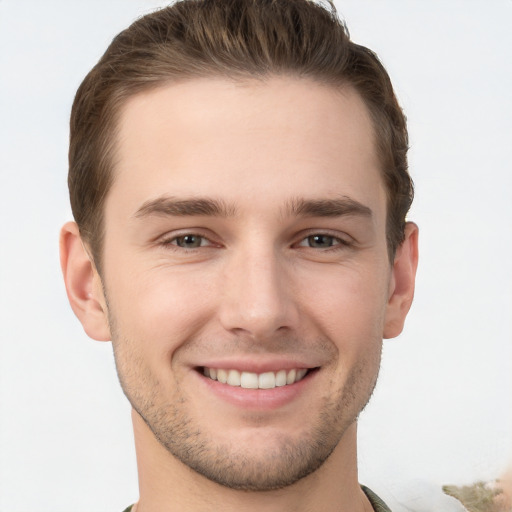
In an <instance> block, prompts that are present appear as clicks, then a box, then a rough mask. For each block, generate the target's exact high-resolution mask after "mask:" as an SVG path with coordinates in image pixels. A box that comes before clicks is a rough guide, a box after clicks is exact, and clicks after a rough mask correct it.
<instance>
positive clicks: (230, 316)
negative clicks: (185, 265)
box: [221, 246, 298, 338]
mask: <svg viewBox="0 0 512 512" xmlns="http://www.w3.org/2000/svg"><path fill="white" fill-rule="evenodd" d="M224 278H225V279H224V286H225V288H224V294H223V304H222V308H221V322H222V323H223V325H224V327H225V328H226V329H228V330H231V331H239V332H240V331H243V332H244V333H245V334H250V335H252V336H254V337H258V338H264V337H268V336H270V335H272V334H273V333H274V332H275V331H277V330H279V329H284V328H289V329H291V328H293V327H294V326H295V324H296V322H297V319H298V313H297V308H296V304H295V301H294V298H293V294H292V293H291V288H290V287H291V285H292V283H289V282H288V279H287V272H286V268H285V261H284V259H283V257H282V256H280V255H279V254H278V253H277V251H276V250H275V249H274V248H273V247H262V246H260V247H257V248H255V247H252V248H247V250H245V251H240V252H238V253H237V254H236V255H235V254H234V255H233V257H232V258H230V260H229V263H228V265H227V268H226V269H225V276H224Z"/></svg>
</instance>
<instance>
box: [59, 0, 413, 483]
mask: <svg viewBox="0 0 512 512" xmlns="http://www.w3.org/2000/svg"><path fill="white" fill-rule="evenodd" d="M71 127H72V128H71V149H70V162H71V164H70V189H71V197H72V205H73V211H74V214H75V218H76V221H77V224H78V228H77V227H76V226H75V227H68V228H65V229H64V231H63V233H64V234H63V238H62V247H63V249H62V254H63V256H62V263H63V268H64V274H65V280H66V284H67V288H68V294H69V297H70V301H71V304H72V306H73V308H74V311H75V312H76V314H77V316H78V317H79V318H80V320H81V321H82V324H83V325H84V328H85V330H86V332H87V333H88V334H89V335H90V336H91V337H93V338H95V339H101V340H108V339H112V342H113V346H114V353H115V358H116V365H117V369H118V374H119V378H120V381H121V384H122V387H123V389H124V391H125V394H126V395H127V397H128V398H129V400H130V402H131V404H132V406H133V408H134V410H135V411H136V412H135V415H134V418H135V423H136V432H139V435H138V437H139V439H140V438H145V439H148V438H151V439H156V440H158V443H156V444H153V445H146V447H147V446H150V448H147V449H148V450H149V449H150V450H152V451H153V452H152V456H153V459H154V458H160V459H165V457H166V456H169V455H170V459H165V460H166V462H165V464H164V465H168V464H175V462H176V461H179V464H184V465H185V466H187V469H188V468H192V469H194V470H195V472H196V473H197V474H199V475H202V476H204V477H206V478H207V479H208V480H209V481H213V482H216V483H217V484H221V485H223V486H225V487H228V488H232V489H243V490H252V491H264V490H267V491H268V490H271V489H276V488H283V487H286V486H289V485H292V484H294V483H296V482H298V481H299V480H301V479H303V478H305V477H307V476H308V475H309V474H310V473H312V472H315V471H316V470H318V469H319V468H321V467H324V466H325V465H324V462H326V460H327V459H329V458H331V460H337V461H338V464H340V465H341V466H347V467H348V466H350V464H352V462H354V461H353V460H352V459H350V460H351V461H352V462H350V463H349V462H348V459H347V457H349V455H347V454H351V455H350V457H353V455H354V451H355V448H354V446H353V442H354V435H353V434H354V429H355V422H356V419H357V416H358V414H359V413H360V411H361V410H362V408H363V407H364V406H365V404H366V403H367V401H368V399H369V397H370V395H371V393H372V391H373V388H374V385H375V382H376V379H377V374H378V369H379V365H380V352H381V345H382V338H383V337H393V336H396V335H397V334H398V333H399V332H400V331H401V329H402V326H403V322H404V320H405V316H406V314H407V311H408V309H409V306H410V304H411V301H412V295H413V289H414V274H415V268H416V261H417V245H416V228H415V226H414V225H412V224H410V223H406V222H405V214H406V212H407V209H408V207H409V204H410V201H411V197H412V188H411V181H410V178H409V176H408V174H407V170H406V150H407V133H406V128H405V121H404V117H403V115H402V113H401V110H400V108H399V107H398V104H397V102H396V99H395V97H394V95H393V90H392V88H391V85H390V82H389V78H388V76H387V74H386V72H385V71H384V69H383V67H382V66H381V64H380V63H379V61H378V60H377V58H376V57H375V55H374V54H373V53H372V52H370V51H369V50H367V49H365V48H363V47H360V46H357V45H355V44H353V43H352V42H350V41H349V38H348V35H347V32H346V30H345V28H344V27H343V25H342V24H341V23H340V22H339V21H338V20H337V19H336V17H335V15H334V14H333V13H332V12H329V11H327V10H324V9H323V8H322V7H319V6H318V5H316V4H314V3H313V2H310V1H308V0H290V1H287V0H279V1H272V0H254V1H253V0H250V1H247V0H226V1H221V0H214V1H209V0H206V1H204V2H203V1H196V0H187V1H184V2H178V3H176V4H174V5H173V6H172V7H169V8H167V9H164V10H162V11H158V12H156V13H154V14H152V15H150V16H147V17H145V18H142V19H140V20H139V21H137V22H136V23H135V24H134V25H132V26H131V27H130V28H129V29H127V30H126V31H124V32H122V33H121V34H120V35H119V36H118V37H117V38H116V39H115V40H114V42H113V43H112V45H111V46H110V48H109V49H108V50H107V53H106V54H105V55H104V56H103V58H102V59H101V61H100V62H99V63H98V65H97V66H96V67H95V68H94V69H93V70H92V71H91V73H90V74H89V75H88V76H87V78H86V79H85V81H84V83H83V84H82V85H81V87H80V89H79V91H78V93H77V98H76V101H75V105H74V107H73V113H72V122H71ZM82 242H83V244H84V247H85V249H84V248H83V247H82ZM89 256H91V258H90V259H89ZM136 437H137V436H136ZM255 440H257V442H254V441H255ZM155 446H156V447H155ZM350 457H349V458H350ZM169 461H171V462H169ZM173 461H174V462H173ZM343 461H345V462H343ZM179 464H178V465H177V466H173V467H174V468H175V470H176V467H181V466H179ZM354 467H355V462H354ZM176 471H177V470H176ZM180 471H181V470H180ZM335 474H336V475H337V474H338V473H337V471H336V472H335ZM182 476H183V473H182Z"/></svg>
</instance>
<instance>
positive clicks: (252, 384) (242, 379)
mask: <svg viewBox="0 0 512 512" xmlns="http://www.w3.org/2000/svg"><path fill="white" fill-rule="evenodd" d="M317 369H318V368H292V369H290V370H284V369H283V370H278V371H275V372H263V373H253V372H246V371H239V370H235V369H224V368H209V367H207V366H202V367H200V368H198V371H199V372H200V373H202V374H203V375H204V376H205V377H207V378H209V379H211V380H215V381H218V382H220V383H221V384H227V385H228V386H232V387H238V388H244V389H274V388H277V387H285V386H290V385H292V384H295V383H297V382H300V381H301V380H302V379H304V378H305V377H306V376H307V375H308V374H310V373H311V372H313V371H316V370H317Z"/></svg>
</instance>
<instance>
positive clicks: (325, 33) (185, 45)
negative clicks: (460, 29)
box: [68, 0, 413, 272]
mask: <svg viewBox="0 0 512 512" xmlns="http://www.w3.org/2000/svg"><path fill="white" fill-rule="evenodd" d="M298 27H300V29H298ZM271 76H292V77H297V78H299V77H300V78H308V79H310V80H312V81H315V82H318V83H320V84H326V85H330V86H332V87H334V88H342V87H347V86H350V87H352V88H353V89H354V90H355V91H357V93H358V94H359V95H360V97H361V98H362V100H363V102H364V104H365V106H366V108H367V110H368V113H369V115H370V116H371V119H372V124H373V130H374V137H375V144H376V151H377V154H378V158H379V163H380V169H381V172H382V177H383V180H384V183H385V187H386V192H387V225H386V230H387V243H388V253H389V257H390V261H392V260H393V257H394V254H395V251H396V249H397V247H398V246H399V244H400V243H401V242H402V241H403V238H404V228H405V217H406V214H407V211H408V210H409V208H410V205H411V202H412V198H413V186H412V180H411V178H410V176H409V174H408V172H407V149H408V136H407V128H406V121H405V117H404V115H403V113H402V110H401V108H400V106H399V104H398V102H397V99H396V97H395V95H394V92H393V88H392V85H391V81H390V79H389V76H388V74H387V72H386V70H385V69H384V67H383V66H382V64H381V63H380V61H379V59H378V58H377V56H376V55H375V53H373V52H372V51H371V50H369V49H368V48H365V47H364V46H360V45H357V44H355V43H353V42H352V41H351V40H350V38H349V34H348V31H347V29H346V27H345V25H344V24H343V23H342V22H340V20H339V19H338V18H337V16H336V13H335V11H334V8H333V10H331V11H327V10H326V9H324V8H323V7H321V6H320V5H317V4H316V3H314V2H313V1H310V0H282V1H281V0H280V1H272V0H251V1H246V0H224V1H221V2H217V1H208V0H206V1H183V2H177V3H175V4H173V5H172V6H170V7H168V8H166V9H162V10H160V11H157V12H155V13H153V14H150V15H147V16H145V17H143V18H141V19H139V20H137V21H136V22H135V23H133V24H132V25H131V26H130V27H129V28H128V29H126V30H124V31H123V32H121V33H120V34H119V35H118V36H117V37H116V38H115V39H114V40H113V41H112V43H111V45H110V46H109V48H108V49H107V51H106V52H105V54H104V55H103V57H102V58H101V59H100V61H99V62H98V64H97V65H96V66H95V67H94V68H93V69H92V70H91V71H90V73H89V74H88V75H87V77H86V78H85V80H84V81H83V82H82V84H81V86H80V88H79V89H78V92H77V94H76V98H75V101H74V104H73V109H72V115H71V129H70V151H69V178H68V183H69V190H70V198H71V207H72V210H73V215H74V217H75V220H76V222H77V224H78V226H79V228H80V233H81V236H82V238H83V240H84V241H85V242H86V243H87V244H88V246H89V247H90V250H91V254H92V256H93V258H94V261H95V264H96V267H97V269H98V270H99V271H100V272H101V266H102V265H101V262H102V240H103V235H104V222H103V214H104V203H105V198H106V197H107V196H108V193H109V190H110V187H111V186H112V183H113V181H114V180H115V172H114V169H115V161H116V147H117V142H118V140H117V133H118V122H119V115H120V112H121V111H122V108H123V105H124V104H125V103H126V102H127V101H128V99H129V98H131V97H133V96H134V95H136V94H139V93H141V92H143V91H148V90H151V89H156V88H158V87H161V86H164V85H165V84H169V83H179V82H183V81H187V80H192V79H194V78H204V77H217V78H219V77H224V78H229V79H230V80H234V81H243V80H246V79H248V78H252V79H260V80H265V79H268V78H269V77H271Z"/></svg>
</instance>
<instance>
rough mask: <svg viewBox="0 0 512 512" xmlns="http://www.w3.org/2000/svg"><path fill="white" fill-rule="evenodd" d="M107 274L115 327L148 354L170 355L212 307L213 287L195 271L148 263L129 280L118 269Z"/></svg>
mask: <svg viewBox="0 0 512 512" xmlns="http://www.w3.org/2000/svg"><path fill="white" fill-rule="evenodd" d="M110 275H111V276H112V277H111V279H110V280H109V282H108V283H107V285H108V289H107V292H108V296H109V301H110V302H111V311H112V313H113V315H114V316H115V321H116V327H117V329H118V332H119V334H120V335H121V336H122V337H123V338H126V339H130V340H131V342H132V343H133V344H135V345H139V346H140V348H141V350H143V351H144V352H146V353H147V354H148V357H150V358H152V357H155V358H158V359H159V360H162V357H163V356H164V355H169V358H170V356H171V355H172V353H173V352H174V351H175V350H176V349H177V348H179V347H180V346H181V345H182V344H183V343H186V341H187V340H188V339H190V338H191V337H193V336H194V335H196V334H197V333H198V332H199V331H200V330H201V329H202V328H203V327H204V325H205V324H206V323H207V322H208V319H209V318H210V317H211V313H212V311H213V310H214V307H213V304H212V298H213V297H214V293H213V289H212V288H213V287H212V286H211V285H210V286H208V285H206V284H205V283H208V280H207V279H205V276H204V275H202V273H200V272H191V271H190V270H183V271H176V269H173V270H172V272H171V271H170V269H165V268H160V269H156V268H153V269H150V270H146V271H142V272H139V273H138V274H137V275H133V276H132V277H131V278H129V279H126V278H124V276H123V275H122V272H120V273H117V274H114V275H112V274H110ZM165 359H168V358H167V357H165Z"/></svg>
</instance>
